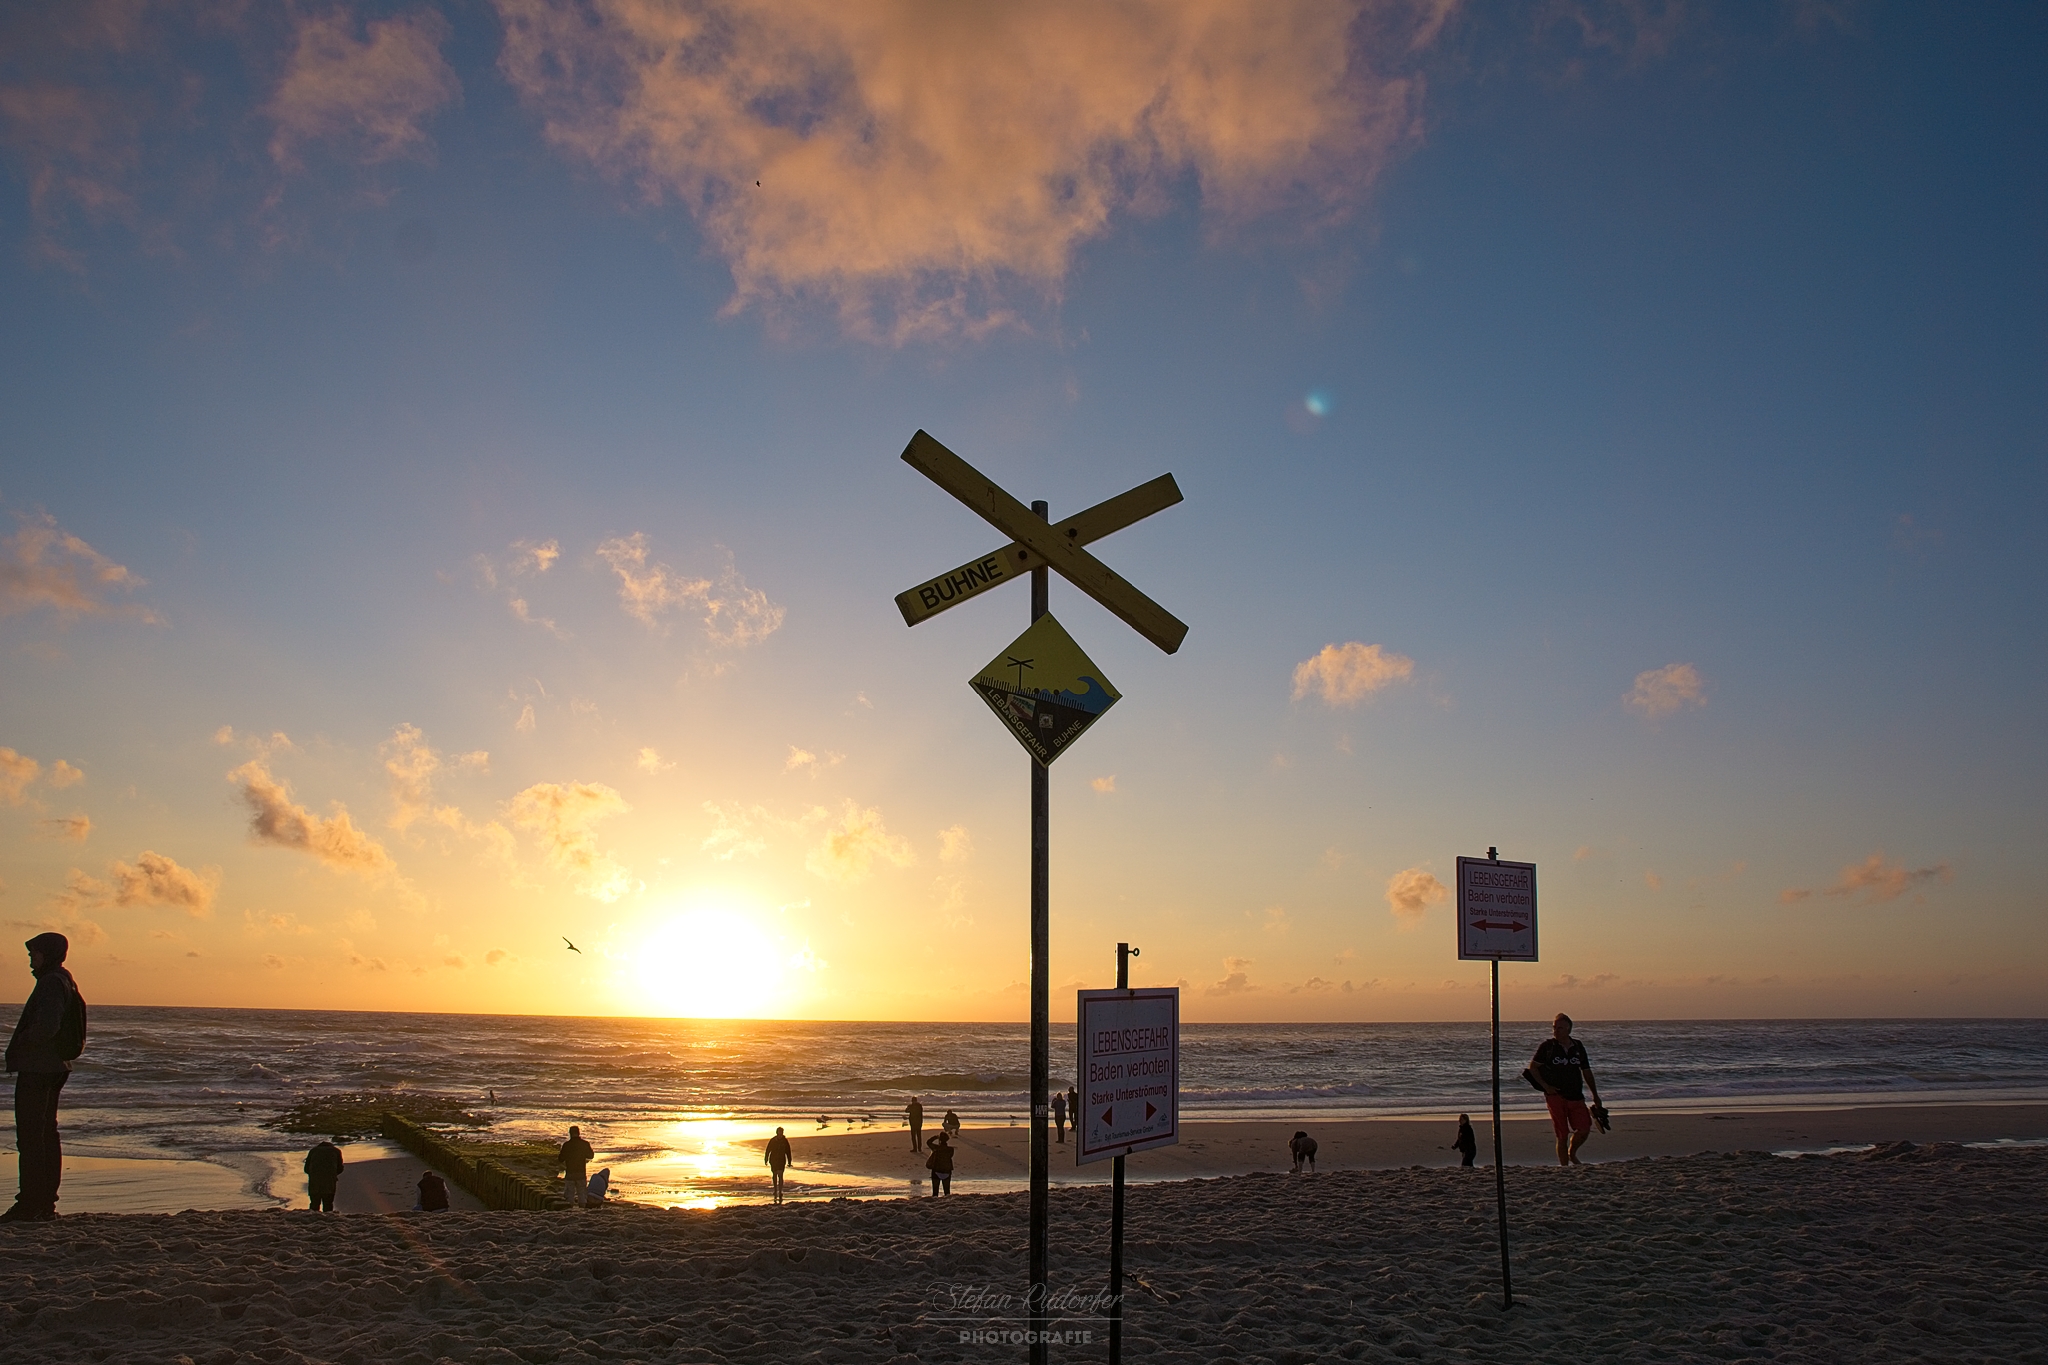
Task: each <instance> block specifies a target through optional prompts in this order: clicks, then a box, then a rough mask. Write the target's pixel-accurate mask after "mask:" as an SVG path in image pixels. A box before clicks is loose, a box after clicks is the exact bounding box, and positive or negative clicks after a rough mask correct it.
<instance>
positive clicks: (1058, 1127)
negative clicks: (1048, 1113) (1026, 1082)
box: [1052, 1090, 1067, 1147]
mask: <svg viewBox="0 0 2048 1365" xmlns="http://www.w3.org/2000/svg"><path fill="white" fill-rule="evenodd" d="M1052 1130H1053V1132H1055V1133H1057V1134H1059V1142H1060V1145H1061V1146H1062V1147H1064V1146H1066V1143H1067V1097H1066V1095H1065V1094H1064V1093H1062V1092H1060V1091H1058V1090H1055V1091H1053V1092H1052Z"/></svg>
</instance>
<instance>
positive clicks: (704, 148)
mask: <svg viewBox="0 0 2048 1365" xmlns="http://www.w3.org/2000/svg"><path fill="white" fill-rule="evenodd" d="M497 7H498V14H499V17H500V20H501V21H502V23H503V24H504V28H505V47H504V51H503V54H502V56H501V58H500V67H501V69H502V70H503V71H504V73H505V75H506V76H507V78H508V79H509V80H510V81H511V83H512V85H513V87H514V88H515V89H516V90H517V91H518V92H519V94H520V96H521V97H522V98H523V99H525V100H526V101H527V102H528V103H529V104H530V105H532V106H533V107H535V108H536V109H537V110H538V111H539V112H540V114H541V117H542V120H543V126H544V129H545V132H546V136H547V138H548V140H549V141H550V142H552V143H553V144H554V145H555V146H556V147H557V148H559V149H560V150H561V151H562V152H564V153H565V154H566V155H568V156H569V157H570V158H572V159H574V160H576V161H578V162H582V163H584V164H587V165H590V166H593V167H595V168H597V169H598V170H599V171H600V172H601V173H603V174H604V175H606V176H608V177H610V178H612V179H614V180H616V181H618V182H621V183H624V184H626V185H629V186H631V187H632V189H633V190H634V191H635V192H636V193H637V195H638V196H639V197H640V198H641V200H642V201H643V202H645V203H648V204H657V203H661V202H664V201H667V200H674V201H677V202H679V203H680V204H682V205H683V206H684V207H685V208H686V209H687V210H688V211H689V212H690V213H691V214H692V215H693V216H694V217H695V218H696V220H697V223H698V227H699V231H700V232H701V233H702V235H703V237H704V239H705V240H706V242H707V243H708V244H709V245H710V247H711V249H712V250H713V251H715V252H717V253H718V254H719V255H720V256H722V257H723V258H724V260H725V261H726V263H727V265H728V266H729V267H730V268H731V270H732V274H733V281H734V285H735V290H734V294H733V297H732V300H731V302H730V303H729V304H728V305H727V311H728V312H733V311H738V310H740V309H742V308H745V307H747V306H749V305H753V304H769V305H775V304H778V303H780V302H783V301H788V300H793V299H806V298H808V299H817V300H821V301H824V302H825V303H826V304H827V305H828V306H830V307H832V308H834V309H835V310H836V312H837V314H838V316H839V318H840V321H841V325H842V326H843V327H844V328H845V329H846V330H847V331H848V332H849V333H851V334H853V335H856V336H862V337H867V338H870V339H874V340H882V341H891V342H896V343H901V342H903V341H906V340H910V339H913V338H917V337H930V336H950V335H957V334H968V335H973V334H978V333H982V332H985V331H987V330H988V329H990V328H993V327H999V326H1002V325H1005V324H1006V323H1007V322H1010V321H1013V320H1014V317H1015V315H1014V313H1013V312H1012V310H1011V309H1010V307H1009V306H1008V305H1007V304H1006V302H1005V301H1004V295H1005V294H1006V292H1008V288H1009V287H1013V286H1018V285H1021V286H1022V287H1024V288H1025V289H1027V290H1028V291H1030V292H1031V293H1032V294H1034V295H1037V296H1041V297H1052V296H1056V295H1057V293H1058V292H1059V289H1060V287H1061V283H1062V281H1063V279H1064V277H1065V275H1066V273H1067V271H1068V269H1069V268H1070V266H1071V263H1072V261H1073V258H1074V255H1075V253H1076V251H1077V249H1078V248H1079V247H1080V246H1081V245H1082V244H1083V243H1085V242H1087V241H1089V240H1091V239H1094V238H1097V237H1100V236H1102V235H1104V234H1105V233H1106V232H1108V231H1109V230H1110V227H1111V225H1112V224H1113V223H1114V222H1115V221H1117V220H1118V219H1120V218H1122V217H1126V216H1131V215H1152V214H1157V213H1161V212H1164V211H1166V210H1168V209H1169V208H1170V207H1172V205H1173V203H1174V200H1175V198H1176V196H1177V194H1178V192H1179V191H1180V188H1181V187H1182V186H1183V185H1186V184H1193V185H1196V186H1199V190H1200V194H1201V198H1202V201H1203V204H1204V207H1205V209H1206V210H1207V211H1208V216H1209V218H1210V221H1211V224H1212V227H1214V228H1216V229H1217V230H1220V231H1226V232H1227V231H1231V230H1234V229H1236V228H1239V227H1242V226H1243V225H1244V224H1246V223H1248V222H1250V221H1252V220H1255V219H1259V218H1265V217H1276V218H1281V219H1284V220H1285V221H1286V222H1287V223H1288V225H1289V227H1290V228H1291V229H1295V230H1298V229H1299V228H1300V227H1301V226H1303V225H1316V224H1319V223H1321V222H1324V221H1327V220H1330V219H1334V218H1337V217H1340V216H1342V215H1343V214H1344V212H1346V211H1347V210H1348V209H1350V208H1351V207H1352V206H1353V205H1355V204H1356V203H1357V202H1358V201H1359V200H1360V199H1361V198H1362V196H1363V195H1364V193H1365V191H1366V190H1367V189H1368V188H1369V187H1370V185H1371V184H1372V183H1373V181H1374V179H1375V177H1376V176H1377V175H1378V173H1379V171H1380V170H1381V169H1382V167H1384V166H1385V165H1386V164H1387V163H1388V161H1389V160H1390V158H1391V157H1392V156H1393V155H1394V154H1395V153H1396V152H1397V151H1398V150H1399V149H1401V148H1402V147H1403V146H1404V145H1406V144H1408V143H1409V142H1411V141H1412V140H1414V139H1415V137H1416V136H1417V130H1418V118H1417V109H1418V107H1419V102H1420V98H1421V93H1422V87H1421V83H1420V80H1419V79H1418V78H1416V77H1415V76H1413V75H1412V74H1406V73H1405V72H1404V71H1403V70H1402V68H1405V67H1406V66H1407V65H1409V64H1410V63H1411V62H1412V60H1413V57H1414V54H1415V52H1416V51H1417V49H1419V48H1420V47H1421V46H1423V45H1425V44H1426V43H1428V42H1429V41H1430V39H1431V38H1433V37H1434V35H1435V32H1436V29H1437V27H1438V25H1439V24H1440V23H1441V20H1442V16H1443V13H1444V11H1445V10H1447V9H1448V6H1447V5H1445V4H1443V3H1441V2H1440V0H1417V2H1416V3H1401V2H1400V0H1389V2H1387V3H1373V4H1370V5H1364V6H1362V5H1360V4H1358V3H1344V2H1343V0H1339V2H1337V3H1331V2H1330V0H1272V2H1271V3H1268V4H1264V5H1258V6H1243V5H1221V4H1187V3H1183V2H1182V0H1121V2H1120V3H1105V2H1103V0H1050V2H1049V3H1045V4H1037V5H1029V6H1015V5H931V4H921V3H916V2H915V0H876V2H875V3H868V4H857V5H848V4H841V3H835V2H834V0H768V2H767V3H762V2H761V0H749V2H747V3H742V2H741V0H708V2H707V3H704V4H701V5H696V6H692V7H690V8H688V9H682V8H679V7H670V6H655V5H648V4H641V3H631V2H629V0H497ZM1361 9H1364V10H1366V11H1367V12H1366V13H1365V14H1364V15H1363V16H1361Z"/></svg>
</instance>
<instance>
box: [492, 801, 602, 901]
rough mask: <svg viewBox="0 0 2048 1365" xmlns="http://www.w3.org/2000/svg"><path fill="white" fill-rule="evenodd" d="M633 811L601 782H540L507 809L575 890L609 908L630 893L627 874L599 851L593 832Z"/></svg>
mask: <svg viewBox="0 0 2048 1365" xmlns="http://www.w3.org/2000/svg"><path fill="white" fill-rule="evenodd" d="M631 809H632V807H631V806H629V805H627V804H626V798H625V797H623V796H621V795H619V794H618V792H616V791H614V790H612V789H611V788H610V787H607V786H605V785H604V784H603V783H602V782H536V783H534V784H533V785H532V786H531V787H528V788H527V789H526V790H525V791H523V792H520V793H519V794H518V795H517V796H515V797H513V798H512V800H511V801H510V802H509V803H508V804H507V806H506V813H507V815H508V816H509V817H510V819H511V821H512V823H513V825H514V826H516V827H518V828H520V829H523V830H525V831H527V832H528V833H530V834H532V835H533V836H534V839H535V841H536V842H538V843H539V844H540V847H541V853H542V855H543V856H544V857H545V858H546V859H547V860H548V863H549V864H550V865H551V866H554V867H558V868H562V869H563V870H565V871H567V872H569V873H571V874H572V875H573V876H574V877H575V878H576V880H577V888H576V889H577V890H578V891H580V892H582V893H583V894H584V895H586V896H589V897H591V898H592V899H594V900H600V901H604V902H606V903H607V904H609V903H610V902H612V901H615V900H617V899H618V898H619V897H621V896H623V895H625V894H626V892H627V891H628V890H629V889H631V885H632V882H631V878H630V877H629V876H628V875H627V873H626V870H625V869H624V868H622V867H620V866H619V865H618V864H617V863H616V862H614V861H613V859H612V857H611V855H610V854H609V853H606V852H604V851H603V850H601V849H599V848H598V846H597V835H596V833H595V826H596V825H597V823H598V822H599V821H601V820H607V819H609V818H611V817H612V816H614V815H623V814H624V813H625V812H627V811H629V810H631Z"/></svg>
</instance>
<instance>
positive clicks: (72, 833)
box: [36, 815, 92, 844]
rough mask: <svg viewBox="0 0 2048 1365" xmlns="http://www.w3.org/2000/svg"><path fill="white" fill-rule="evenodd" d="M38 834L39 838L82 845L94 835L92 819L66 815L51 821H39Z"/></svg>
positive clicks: (86, 816)
mask: <svg viewBox="0 0 2048 1365" xmlns="http://www.w3.org/2000/svg"><path fill="white" fill-rule="evenodd" d="M36 833H37V836H38V837H39V838H44V839H62V840H64V841H65V842H66V843H73V844H82V843H84V842H85V841H86V839H87V837H88V836H90V835H91V834H92V817H91V816H89V815H65V816H59V817H56V818H53V819H49V820H38V821H36Z"/></svg>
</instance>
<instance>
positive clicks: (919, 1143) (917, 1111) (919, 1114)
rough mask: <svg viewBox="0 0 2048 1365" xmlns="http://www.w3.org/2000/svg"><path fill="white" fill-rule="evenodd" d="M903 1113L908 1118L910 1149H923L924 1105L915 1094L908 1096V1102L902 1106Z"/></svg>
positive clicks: (918, 1150) (916, 1150)
mask: <svg viewBox="0 0 2048 1365" xmlns="http://www.w3.org/2000/svg"><path fill="white" fill-rule="evenodd" d="M903 1113H904V1115H905V1116H906V1117H907V1118H909V1120H910V1150H911V1151H913V1152H921V1151H923V1150H924V1106H923V1105H921V1104H919V1103H918V1102H917V1096H915V1095H912V1096H911V1097H910V1103H909V1104H906V1105H904V1106H903Z"/></svg>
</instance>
